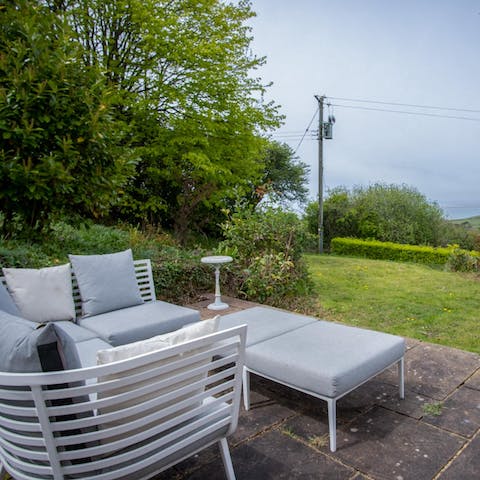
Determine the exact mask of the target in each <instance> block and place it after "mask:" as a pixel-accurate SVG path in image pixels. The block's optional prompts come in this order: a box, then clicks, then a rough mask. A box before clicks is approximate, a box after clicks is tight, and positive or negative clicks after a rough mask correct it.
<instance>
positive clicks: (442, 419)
mask: <svg viewBox="0 0 480 480" xmlns="http://www.w3.org/2000/svg"><path fill="white" fill-rule="evenodd" d="M423 421H424V422H426V423H429V424H431V425H435V426H437V427H440V428H443V429H445V430H449V431H450V432H454V433H458V434H459V435H463V436H465V437H472V436H473V435H474V434H475V432H476V431H477V430H478V429H479V428H480V390H474V389H471V388H467V387H461V388H459V389H458V390H457V391H456V392H454V393H453V395H452V396H450V397H449V398H448V399H447V400H446V401H445V402H444V403H443V405H442V409H441V411H440V414H439V415H425V417H424V419H423Z"/></svg>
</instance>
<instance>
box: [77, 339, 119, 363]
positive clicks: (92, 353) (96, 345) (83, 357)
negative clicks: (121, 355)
mask: <svg viewBox="0 0 480 480" xmlns="http://www.w3.org/2000/svg"><path fill="white" fill-rule="evenodd" d="M108 348H111V345H110V344H108V343H107V342H106V341H105V340H102V339H101V338H98V337H95V338H89V339H87V340H82V341H80V342H77V352H78V357H79V359H80V364H81V366H82V368H87V367H95V366H96V365H97V352H98V351H99V350H105V349H108Z"/></svg>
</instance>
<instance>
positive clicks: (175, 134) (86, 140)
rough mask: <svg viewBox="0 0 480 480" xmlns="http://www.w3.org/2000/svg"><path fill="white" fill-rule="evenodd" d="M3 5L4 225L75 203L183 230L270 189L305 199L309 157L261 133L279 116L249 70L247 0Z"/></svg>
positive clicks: (105, 215)
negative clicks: (298, 155) (298, 158)
mask: <svg viewBox="0 0 480 480" xmlns="http://www.w3.org/2000/svg"><path fill="white" fill-rule="evenodd" d="M0 8H1V10H2V12H1V13H2V15H1V16H0V44H1V51H2V54H1V55H0V138H1V144H0V156H1V161H2V165H1V170H0V175H1V180H2V187H4V188H2V192H1V193H0V201H1V204H0V210H1V215H0V219H1V220H3V221H2V225H1V226H2V228H3V233H10V234H11V233H12V230H14V227H15V225H30V226H31V227H34V228H36V229H37V231H39V230H41V229H42V227H43V225H45V224H48V222H49V217H50V216H51V215H52V214H54V215H56V216H57V217H58V215H61V214H64V213H67V214H70V213H72V212H75V213H76V214H79V215H80V216H82V217H84V218H85V217H86V218H96V219H101V220H102V221H109V222H117V221H118V220H121V221H127V222H129V223H130V224H140V225H142V226H146V225H155V226H161V227H163V228H167V229H169V230H172V231H174V232H175V234H176V237H177V238H179V239H180V240H185V239H186V238H187V236H188V233H189V232H190V231H192V230H197V231H204V232H208V231H211V230H212V229H213V230H215V229H217V230H216V233H217V234H218V232H219V230H218V224H219V223H221V221H222V220H223V219H224V217H222V215H221V213H220V212H221V210H222V207H224V206H225V205H233V204H234V203H235V201H236V200H238V199H244V200H245V201H250V202H251V201H252V199H256V201H258V200H259V197H258V192H260V191H263V189H264V188H265V186H267V187H268V193H269V194H274V195H276V198H278V199H280V200H282V199H286V200H302V199H304V197H305V186H304V183H305V178H306V172H307V167H306V165H304V164H302V163H299V162H297V161H296V160H295V159H294V156H293V153H292V152H291V150H289V148H288V147H287V146H285V145H282V144H278V143H276V142H271V141H269V140H267V139H266V138H265V134H266V133H268V131H269V130H270V129H272V128H275V127H277V126H278V125H279V123H280V122H281V120H282V116H281V115H280V114H279V113H278V106H277V105H275V104H274V103H272V102H267V101H265V100H264V93H265V92H266V89H267V88H268V85H265V84H264V83H263V82H262V80H261V79H260V78H258V76H257V75H256V74H255V71H256V70H257V69H258V68H260V67H261V66H262V65H263V64H264V62H265V59H264V58H263V57H258V56H256V55H254V54H253V53H252V51H251V48H250V43H251V27H249V26H248V21H249V20H250V19H251V17H252V16H254V13H253V12H252V10H251V4H250V2H249V1H247V0H241V1H239V2H234V3H226V2H223V1H221V0H201V1H192V0H169V1H163V0H146V1H144V0H101V1H100V0H80V1H78V0H61V1H58V0H33V1H26V0H15V1H13V2H8V3H7V4H5V5H3V6H2V7H0ZM15 219H17V222H16V223H15V222H14V221H13V220H15ZM7 229H10V232H7Z"/></svg>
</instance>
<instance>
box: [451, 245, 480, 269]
mask: <svg viewBox="0 0 480 480" xmlns="http://www.w3.org/2000/svg"><path fill="white" fill-rule="evenodd" d="M446 267H447V269H448V270H450V271H452V272H478V271H479V270H480V254H479V253H478V252H468V251H467V250H463V249H461V248H460V247H459V246H458V245H452V247H451V250H450V256H449V257H448V260H447V264H446Z"/></svg>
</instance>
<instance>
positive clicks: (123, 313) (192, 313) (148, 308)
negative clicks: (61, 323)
mask: <svg viewBox="0 0 480 480" xmlns="http://www.w3.org/2000/svg"><path fill="white" fill-rule="evenodd" d="M199 320H200V313H199V312H198V311H197V310H192V309H190V308H185V307H179V306H178V305H173V304H171V303H166V302H161V301H155V302H148V303H144V304H142V305H136V306H134V307H128V308H122V309H120V310H115V311H113V312H107V313H102V314H100V315H94V316H92V317H85V318H81V319H79V320H78V324H79V325H80V326H81V327H85V328H88V329H89V330H91V331H93V332H95V333H96V334H97V335H98V336H99V337H100V338H102V339H103V340H105V341H106V342H107V343H109V344H110V345H112V346H114V347H117V346H118V345H124V344H126V343H132V342H136V341H138V340H145V339H147V338H150V337H153V336H155V335H160V334H162V333H167V332H171V331H173V330H178V329H179V328H181V327H183V326H184V325H186V324H188V323H193V322H197V321H199Z"/></svg>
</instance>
